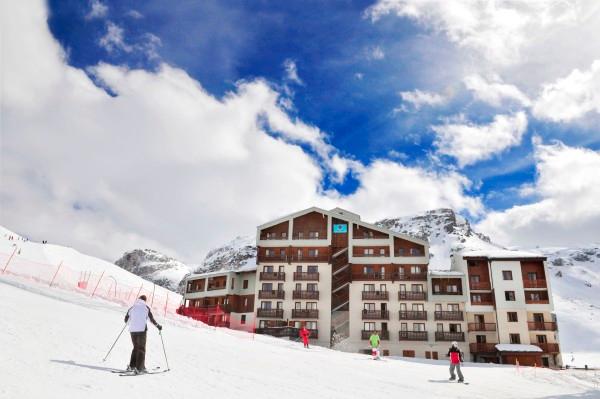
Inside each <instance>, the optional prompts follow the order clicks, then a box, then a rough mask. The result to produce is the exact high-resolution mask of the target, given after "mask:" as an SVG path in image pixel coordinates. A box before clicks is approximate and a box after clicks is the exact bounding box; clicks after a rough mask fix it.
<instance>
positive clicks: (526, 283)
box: [523, 280, 548, 288]
mask: <svg viewBox="0 0 600 399" xmlns="http://www.w3.org/2000/svg"><path fill="white" fill-rule="evenodd" d="M523 287H525V288H548V284H547V283H546V280H523Z"/></svg>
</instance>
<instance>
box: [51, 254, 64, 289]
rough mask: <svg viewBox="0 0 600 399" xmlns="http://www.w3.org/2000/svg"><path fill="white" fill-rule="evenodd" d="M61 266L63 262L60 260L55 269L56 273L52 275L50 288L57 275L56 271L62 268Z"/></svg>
mask: <svg viewBox="0 0 600 399" xmlns="http://www.w3.org/2000/svg"><path fill="white" fill-rule="evenodd" d="M62 264H63V261H62V260H61V261H60V263H59V264H58V268H57V269H56V273H54V276H53V277H52V280H51V281H50V287H52V283H54V279H55V278H56V276H57V275H58V271H59V270H60V268H61V267H62Z"/></svg>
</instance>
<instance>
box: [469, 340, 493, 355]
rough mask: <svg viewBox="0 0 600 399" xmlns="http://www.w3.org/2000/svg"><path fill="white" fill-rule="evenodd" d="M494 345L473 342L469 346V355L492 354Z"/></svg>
mask: <svg viewBox="0 0 600 399" xmlns="http://www.w3.org/2000/svg"><path fill="white" fill-rule="evenodd" d="M496 345H498V344H493V343H487V342H483V343H480V342H473V343H470V344H469V350H470V351H471V353H494V352H496Z"/></svg>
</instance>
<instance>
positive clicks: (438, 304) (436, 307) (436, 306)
mask: <svg viewBox="0 0 600 399" xmlns="http://www.w3.org/2000/svg"><path fill="white" fill-rule="evenodd" d="M435 311H436V312H441V311H442V304H441V303H436V304H435Z"/></svg>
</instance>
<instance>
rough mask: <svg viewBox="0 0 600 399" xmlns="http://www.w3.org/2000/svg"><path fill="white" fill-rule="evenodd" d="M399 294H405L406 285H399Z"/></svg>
mask: <svg viewBox="0 0 600 399" xmlns="http://www.w3.org/2000/svg"><path fill="white" fill-rule="evenodd" d="M400 292H406V284H400Z"/></svg>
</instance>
